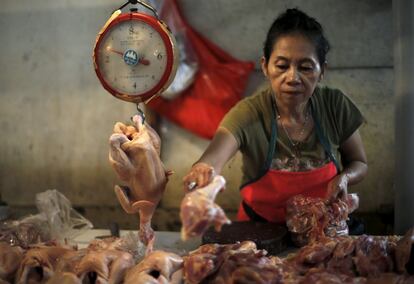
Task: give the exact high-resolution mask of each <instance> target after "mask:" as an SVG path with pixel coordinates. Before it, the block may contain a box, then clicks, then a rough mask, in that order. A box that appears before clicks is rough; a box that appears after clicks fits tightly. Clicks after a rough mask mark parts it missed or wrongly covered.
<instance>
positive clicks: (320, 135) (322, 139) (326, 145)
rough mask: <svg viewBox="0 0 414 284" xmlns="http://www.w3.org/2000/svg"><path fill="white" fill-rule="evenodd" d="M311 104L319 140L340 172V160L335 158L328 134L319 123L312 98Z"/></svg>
mask: <svg viewBox="0 0 414 284" xmlns="http://www.w3.org/2000/svg"><path fill="white" fill-rule="evenodd" d="M310 105H311V111H312V117H313V120H314V121H315V130H316V136H317V137H318V139H319V142H320V143H321V144H322V147H323V149H324V150H325V153H326V154H327V155H328V157H329V158H330V159H331V161H332V162H333V163H334V164H335V167H336V171H337V172H338V173H339V172H340V167H339V163H338V160H337V159H336V158H335V155H334V154H333V153H332V148H331V144H329V142H328V139H326V136H325V135H324V133H323V131H322V128H321V125H320V123H319V120H318V117H317V116H316V113H315V109H314V107H313V103H312V100H310Z"/></svg>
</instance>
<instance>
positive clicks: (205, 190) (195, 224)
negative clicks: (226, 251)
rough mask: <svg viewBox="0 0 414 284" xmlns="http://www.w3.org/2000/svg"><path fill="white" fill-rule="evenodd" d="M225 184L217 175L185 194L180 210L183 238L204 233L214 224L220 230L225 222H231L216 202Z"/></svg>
mask: <svg viewBox="0 0 414 284" xmlns="http://www.w3.org/2000/svg"><path fill="white" fill-rule="evenodd" d="M225 184H226V181H225V180H224V178H223V177H222V176H215V177H214V179H213V181H212V182H211V183H210V184H208V185H206V186H205V187H201V188H198V189H196V190H194V191H192V192H190V193H187V194H186V195H185V196H184V198H183V200H182V202H181V210H180V218H181V222H182V227H181V238H182V239H183V240H187V239H188V238H191V237H195V236H200V235H202V234H203V233H204V232H205V231H206V230H207V229H208V227H209V226H210V225H212V224H213V225H214V227H215V229H216V231H220V230H221V227H222V226H223V225H224V224H230V223H231V222H230V220H229V219H228V218H227V217H226V214H225V213H224V211H223V209H221V208H220V206H218V205H217V204H215V203H214V200H215V198H216V195H217V193H218V192H219V191H221V190H222V189H223V188H224V186H225Z"/></svg>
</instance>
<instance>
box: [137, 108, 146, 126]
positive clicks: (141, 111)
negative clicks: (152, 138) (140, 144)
mask: <svg viewBox="0 0 414 284" xmlns="http://www.w3.org/2000/svg"><path fill="white" fill-rule="evenodd" d="M137 111H138V115H139V116H141V119H142V124H144V123H145V113H144V111H143V110H142V109H141V108H140V107H139V103H138V104H137Z"/></svg>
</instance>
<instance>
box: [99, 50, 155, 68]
mask: <svg viewBox="0 0 414 284" xmlns="http://www.w3.org/2000/svg"><path fill="white" fill-rule="evenodd" d="M106 50H108V51H111V52H113V53H116V54H119V55H121V56H124V53H123V52H121V51H118V50H115V49H113V48H112V47H110V46H107V47H106ZM138 62H139V63H140V64H142V65H150V62H149V60H148V59H144V58H140V59H138Z"/></svg>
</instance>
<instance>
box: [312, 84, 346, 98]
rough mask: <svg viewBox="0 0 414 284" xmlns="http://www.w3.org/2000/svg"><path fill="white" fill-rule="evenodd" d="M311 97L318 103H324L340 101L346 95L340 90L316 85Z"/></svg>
mask: <svg viewBox="0 0 414 284" xmlns="http://www.w3.org/2000/svg"><path fill="white" fill-rule="evenodd" d="M313 97H314V98H315V99H316V100H318V101H325V102H326V101H335V100H341V99H342V98H343V97H346V95H345V94H344V92H342V91H341V90H340V89H337V88H332V87H329V86H325V85H318V86H317V87H316V89H315V92H314V96H313Z"/></svg>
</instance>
